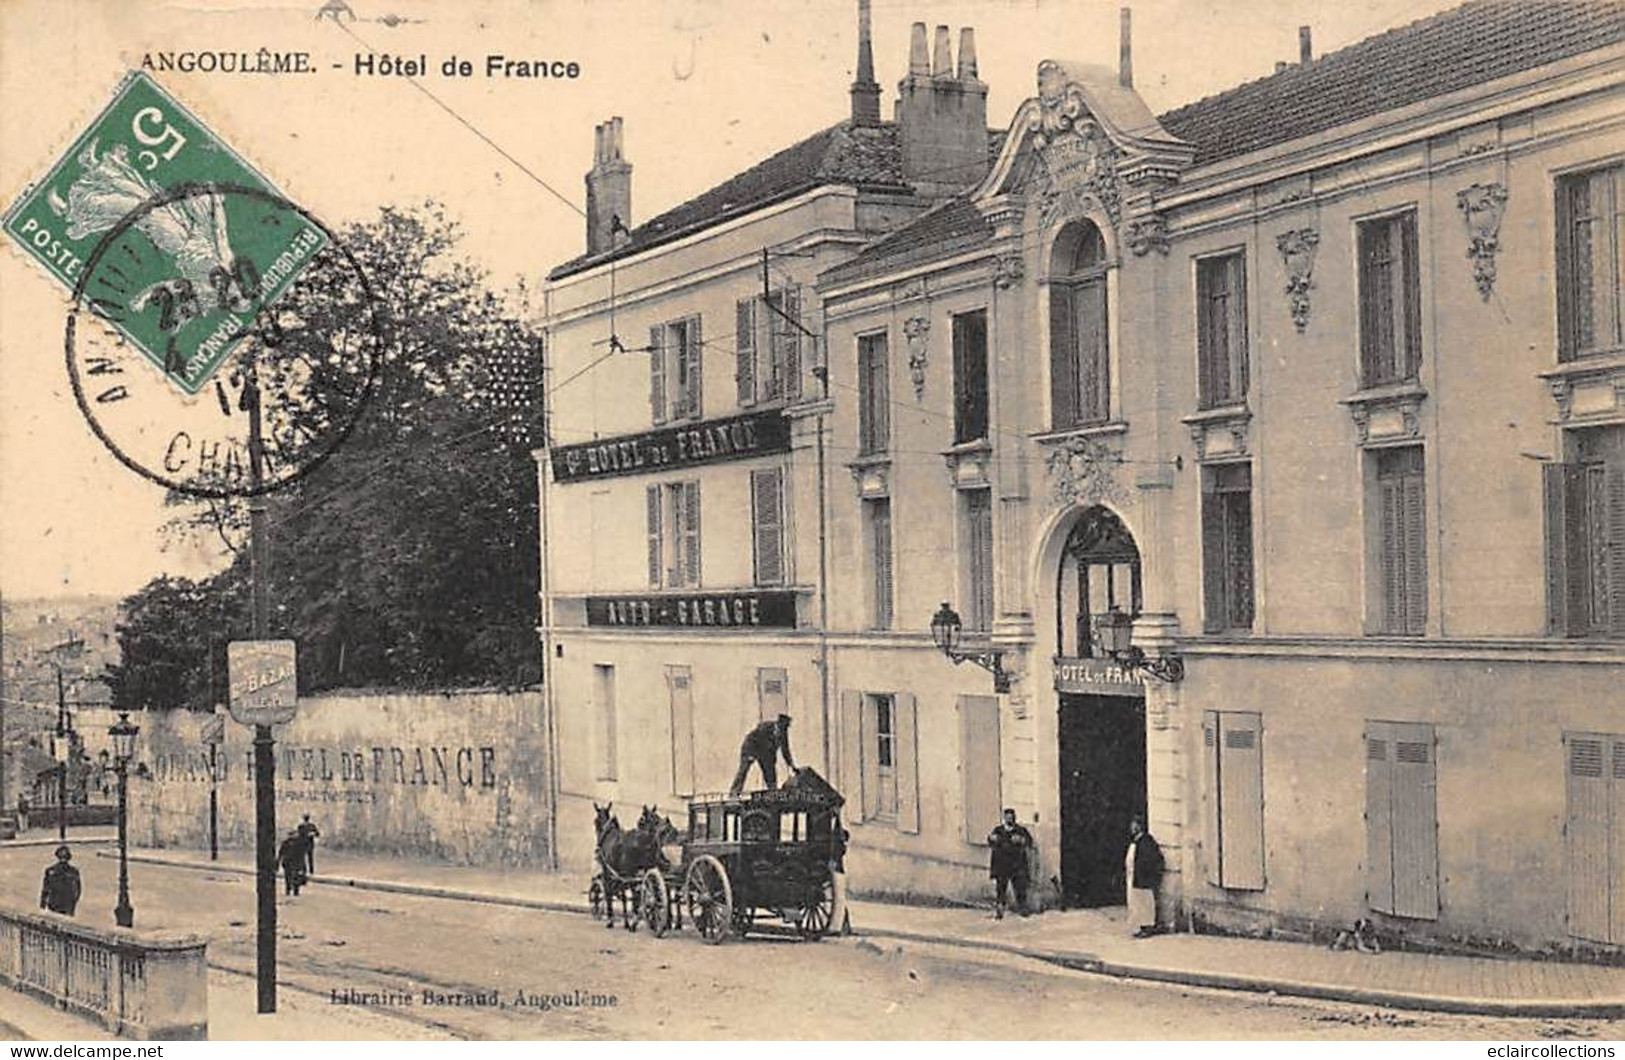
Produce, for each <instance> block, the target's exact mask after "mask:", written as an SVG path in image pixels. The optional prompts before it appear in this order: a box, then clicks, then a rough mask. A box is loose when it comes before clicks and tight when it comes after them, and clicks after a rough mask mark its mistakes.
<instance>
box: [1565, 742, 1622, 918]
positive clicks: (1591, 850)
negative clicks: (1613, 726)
mask: <svg viewBox="0 0 1625 1060" xmlns="http://www.w3.org/2000/svg"><path fill="white" fill-rule="evenodd" d="M1563 750H1564V752H1565V755H1564V757H1565V758H1566V760H1567V765H1568V768H1567V770H1566V772H1567V774H1568V785H1567V786H1568V817H1567V821H1566V824H1565V827H1564V829H1563V837H1564V845H1565V847H1566V848H1567V849H1566V854H1567V860H1568V924H1569V934H1570V935H1573V936H1574V937H1575V938H1580V939H1588V940H1590V941H1592V942H1602V943H1612V944H1614V945H1616V946H1617V945H1620V944H1625V843H1621V842H1620V841H1619V839H1618V838H1611V837H1618V836H1620V835H1621V834H1625V734H1620V733H1600V732H1571V733H1564V734H1563Z"/></svg>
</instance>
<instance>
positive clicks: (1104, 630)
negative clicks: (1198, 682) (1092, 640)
mask: <svg viewBox="0 0 1625 1060" xmlns="http://www.w3.org/2000/svg"><path fill="white" fill-rule="evenodd" d="M1095 632H1096V633H1097V634H1098V635H1099V636H1100V646H1101V648H1102V649H1103V650H1104V651H1105V652H1106V654H1107V655H1108V656H1110V657H1111V660H1112V661H1113V662H1115V663H1117V665H1119V666H1121V667H1122V668H1123V669H1124V670H1127V671H1128V673H1129V674H1130V675H1131V676H1132V675H1134V674H1142V673H1143V674H1149V675H1151V676H1152V677H1155V678H1156V679H1157V680H1159V681H1166V682H1168V683H1169V684H1177V683H1178V682H1180V681H1183V680H1184V679H1185V662H1184V660H1183V659H1181V658H1180V657H1179V656H1177V655H1159V656H1157V658H1155V659H1152V658H1148V657H1147V656H1146V654H1145V652H1144V651H1143V650H1142V649H1140V648H1139V647H1137V646H1136V645H1134V644H1133V643H1132V641H1133V638H1134V616H1133V615H1131V614H1129V613H1128V612H1126V611H1124V610H1123V609H1122V608H1120V607H1118V606H1117V605H1116V604H1113V605H1112V606H1111V608H1110V610H1108V611H1107V612H1106V613H1105V614H1103V615H1096V616H1095Z"/></svg>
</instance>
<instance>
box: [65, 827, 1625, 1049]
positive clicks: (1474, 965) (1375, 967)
mask: <svg viewBox="0 0 1625 1060" xmlns="http://www.w3.org/2000/svg"><path fill="white" fill-rule="evenodd" d="M97 854H98V856H103V857H106V856H110V852H108V851H98V852H97ZM130 858H131V860H132V861H145V862H148V863H152V864H160V865H171V866H177V867H184V868H197V869H211V870H214V871H227V872H241V873H248V874H251V873H252V872H253V868H252V858H251V855H250V854H249V853H248V852H245V851H235V850H234V851H222V852H221V860H220V861H219V862H216V863H210V862H209V860H208V858H207V855H203V856H199V855H197V854H195V853H192V852H190V851H141V852H139V853H132V854H131V855H130ZM316 864H317V866H318V868H319V869H320V871H319V872H318V874H317V875H315V876H313V877H312V882H313V883H316V884H322V885H327V886H348V887H359V888H363V889H368V890H379V891H394V892H398V893H405V894H415V895H423V896H428V897H438V898H448V899H456V900H461V901H476V902H490V903H497V904H502V905H513V906H519V907H523V908H531V909H543V910H551V911H562V912H573V913H584V912H586V909H587V903H586V897H585V894H584V892H585V889H586V880H585V879H574V878H571V877H566V876H560V875H556V874H551V873H544V872H538V871H533V870H512V871H506V872H505V871H498V870H491V869H480V868H469V867H462V866H455V865H420V864H415V863H411V862H402V861H397V860H393V859H389V858H371V857H359V856H354V855H348V854H335V853H331V852H329V851H324V850H318V852H317V860H316ZM850 908H851V919H852V927H853V931H854V932H855V933H857V934H860V935H865V936H869V937H881V938H894V939H905V940H912V941H916V942H929V943H933V944H938V945H949V946H961V947H967V948H972V949H982V950H992V951H997V952H1002V953H1009V954H1015V955H1019V956H1024V957H1030V958H1034V959H1037V960H1042V961H1047V962H1049V963H1052V964H1057V965H1061V966H1063V967H1067V968H1072V969H1075V970H1077V971H1082V972H1090V973H1094V974H1098V975H1109V976H1116V977H1120V978H1126V979H1147V980H1155V981H1159V982H1169V983H1183V984H1187V985H1191V986H1203V987H1214V988H1219V989H1227V990H1247V991H1255V992H1264V993H1276V994H1285V995H1291V996H1297V997H1308V998H1319V999H1326V1000H1336V1001H1349V1002H1355V1003H1360V1004H1370V1005H1382V1006H1386V1007H1390V1008H1404V1009H1422V1010H1428V1011H1435V1012H1459V1013H1475V1014H1482V1015H1493V1016H1525V1017H1564V1016H1566V1017H1582V1018H1603V1019H1620V1018H1625V968H1605V967H1600V966H1597V965H1589V964H1572V963H1565V962H1561V961H1536V960H1514V959H1500V958H1481V957H1450V956H1442V955H1438V954H1426V953H1384V954H1381V955H1380V956H1367V955H1365V954H1360V953H1355V952H1352V951H1345V952H1333V951H1331V950H1329V949H1326V948H1324V947H1321V946H1314V945H1308V944H1304V943H1295V942H1272V941H1261V940H1257V939H1239V938H1226V937H1222V936H1217V935H1183V934H1181V935H1161V936H1158V937H1156V938H1150V939H1132V938H1130V937H1129V932H1128V931H1127V929H1126V927H1125V926H1124V923H1123V919H1122V917H1123V913H1122V911H1121V910H1115V911H1113V910H1081V911H1070V912H1064V913H1046V914H1043V915H1039V916H1034V917H1030V918H1026V919H1022V918H1017V917H1010V918H1006V919H1005V920H1001V921H996V920H994V919H992V916H991V914H990V913H989V912H988V911H987V910H985V909H967V908H958V909H940V908H920V907H915V906H901V905H890V904H885V903H880V902H866V901H853V902H851V903H850ZM211 985H212V984H211Z"/></svg>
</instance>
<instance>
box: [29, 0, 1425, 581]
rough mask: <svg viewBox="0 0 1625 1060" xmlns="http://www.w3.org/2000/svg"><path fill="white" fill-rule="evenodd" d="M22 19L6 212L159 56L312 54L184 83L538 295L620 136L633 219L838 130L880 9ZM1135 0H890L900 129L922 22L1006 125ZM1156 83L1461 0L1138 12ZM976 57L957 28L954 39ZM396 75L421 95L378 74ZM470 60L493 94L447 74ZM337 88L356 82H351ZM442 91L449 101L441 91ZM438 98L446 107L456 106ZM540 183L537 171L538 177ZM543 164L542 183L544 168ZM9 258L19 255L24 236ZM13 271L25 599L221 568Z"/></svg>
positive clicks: (581, 1) (1209, 73)
mask: <svg viewBox="0 0 1625 1060" xmlns="http://www.w3.org/2000/svg"><path fill="white" fill-rule="evenodd" d="M349 3H350V7H351V8H352V9H353V11H354V12H355V14H356V15H357V21H355V22H353V23H345V24H344V27H341V26H339V25H336V24H335V23H333V22H332V21H330V20H325V19H324V20H318V19H317V18H315V11H316V9H317V7H318V6H319V4H318V3H317V2H316V0H309V2H300V3H276V2H272V3H256V4H227V3H220V2H218V0H184V2H162V0H77V2H73V3H64V2H61V0H7V2H6V3H5V4H0V135H3V137H4V141H3V142H4V149H3V150H0V204H3V205H4V206H7V207H9V206H10V204H11V203H12V202H14V201H15V200H16V199H18V198H19V197H21V196H22V194H23V192H24V190H25V189H26V188H27V187H28V185H29V184H30V183H31V182H32V181H34V180H36V179H38V178H39V177H40V176H42V175H43V174H44V172H45V171H46V170H47V169H48V168H49V167H50V165H51V164H52V163H53V162H54V161H55V160H56V158H57V157H58V156H59V155H60V154H61V152H62V151H63V150H64V149H65V148H66V146H67V145H68V144H69V143H70V142H71V141H72V140H73V138H74V137H75V136H77V135H78V134H79V132H81V131H82V130H83V129H84V128H85V127H86V126H87V125H88V124H89V123H90V122H91V121H92V120H93V119H94V117H95V115H96V114H97V113H98V112H99V111H100V109H101V108H102V106H103V105H104V104H105V103H106V102H107V101H108V100H109V99H110V98H111V96H112V94H113V90H114V88H115V86H116V85H117V84H118V82H119V80H120V78H121V77H122V76H123V74H124V73H125V72H126V71H128V70H129V69H131V68H133V67H136V66H139V65H140V64H141V63H142V60H143V58H144V57H145V56H147V55H149V54H150V55H153V56H154V57H155V59H156V56H157V53H160V52H175V53H182V52H198V51H215V52H250V53H252V52H256V51H257V50H258V49H260V48H269V49H271V50H272V51H277V52H285V51H304V52H309V53H310V55H311V59H312V62H313V64H314V66H315V68H316V71H315V72H314V73H311V74H307V75H294V74H287V75H264V74H248V75H245V74H223V73H201V72H191V73H179V72H170V73H164V74H160V75H157V76H158V80H159V81H160V83H161V84H162V85H163V86H164V87H165V88H166V89H167V90H168V91H169V92H170V93H171V94H173V95H175V96H176V97H178V98H179V99H180V100H181V101H182V102H183V103H185V104H186V105H187V106H188V107H189V108H190V109H191V110H192V111H193V112H194V113H195V114H197V115H198V116H199V117H201V118H202V120H203V121H204V122H205V124H207V125H208V126H209V127H210V128H211V129H213V130H214V132H215V133H216V134H218V135H219V136H220V137H221V138H222V139H224V140H225V141H226V142H227V143H229V144H230V145H231V146H232V147H234V148H235V149H236V150H237V151H238V153H239V154H241V155H243V156H244V157H246V158H247V159H248V160H249V161H250V162H251V163H253V164H254V165H255V166H256V167H257V168H258V169H259V170H260V172H261V173H263V174H265V175H266V176H267V177H268V178H269V179H270V180H271V182H272V183H273V184H274V185H276V186H278V187H279V188H280V189H281V190H282V191H283V192H284V193H285V194H286V195H287V196H288V197H289V198H291V199H292V200H294V201H295V202H297V203H299V204H300V205H301V206H303V207H304V208H306V209H308V210H310V211H311V212H313V213H314V214H315V215H316V216H318V217H320V218H321V219H322V220H323V221H325V222H326V223H327V224H328V225H329V226H330V227H340V226H342V225H343V224H345V223H347V222H350V221H356V220H365V219H367V218H368V217H371V216H375V215H376V213H377V211H378V209H379V208H380V207H383V206H388V205H409V204H412V203H418V202H422V201H423V200H425V199H431V198H432V199H436V200H439V201H441V202H442V203H444V204H445V205H446V207H447V209H448V211H449V213H450V214H451V215H452V216H453V217H455V218H457V219H458V220H459V221H460V222H461V223H462V225H463V226H464V229H465V232H466V237H465V240H464V251H465V252H466V254H467V255H468V256H469V257H470V258H471V259H473V260H474V261H476V262H478V263H479V264H481V265H483V266H484V267H485V268H486V269H488V270H489V271H490V273H491V274H492V280H493V283H494V284H495V285H496V286H498V287H505V286H509V285H511V284H512V283H513V282H514V281H516V280H517V279H519V278H520V277H524V278H526V279H528V280H529V281H530V282H531V283H532V284H538V283H539V282H540V280H541V277H542V276H543V275H544V274H545V273H546V271H547V270H548V268H549V267H551V266H552V265H554V264H556V263H558V262H560V261H563V260H566V259H568V258H571V257H574V256H576V255H577V254H579V253H581V252H582V250H583V249H584V246H583V243H584V224H583V221H582V218H581V215H580V213H579V210H580V207H581V205H582V201H583V185H582V177H583V174H584V173H585V171H586V169H587V168H588V166H589V165H590V164H591V160H592V130H593V125H594V124H595V123H597V122H599V121H602V120H604V119H606V118H608V117H610V116H612V115H618V116H621V117H623V118H624V121H625V130H626V132H625V142H626V153H627V159H628V161H630V162H631V163H632V166H633V174H632V209H633V222H634V224H635V223H637V222H639V221H642V220H645V219H647V218H649V217H651V216H653V215H655V214H657V213H659V212H661V211H662V210H664V209H666V208H668V207H670V206H672V205H675V204H676V203H679V202H682V201H683V200H685V199H687V198H690V197H692V196H693V195H696V194H698V193H699V192H701V191H704V190H705V189H706V188H709V187H711V186H713V185H715V184H717V183H718V182H720V181H722V180H724V179H726V178H727V177H729V176H731V175H733V174H734V173H737V172H739V171H740V170H742V169H745V168H747V167H749V166H750V165H752V164H754V163H755V162H757V161H760V160H761V159H763V158H765V157H767V156H768V155H770V154H772V153H773V152H775V151H777V150H779V149H781V148H783V147H787V146H789V145H790V144H792V143H795V142H796V141H798V140H800V139H802V138H804V137H805V136H807V135H809V134H811V133H813V132H815V131H817V130H819V129H821V128H824V127H826V126H827V125H830V124H832V123H833V122H836V121H839V120H840V119H841V118H842V117H844V116H845V115H846V113H847V110H848V106H849V104H848V96H847V88H848V85H849V84H850V82H851V80H852V75H853V66H854V59H855V55H856V37H857V30H856V14H855V12H856V0H756V2H751V3H744V2H740V0H638V2H632V0H619V2H616V0H597V2H593V3H588V2H585V0H532V2H518V0H512V2H495V0H493V2H490V3H478V2H466V3H451V2H449V0H448V2H439V3H435V2H427V0H417V2H414V0H349ZM1119 6H1120V4H1119V3H1118V2H1116V0H1112V2H1097V0H959V2H939V0H874V3H873V9H874V16H873V18H874V42H875V43H874V49H875V65H876V74H877V79H878V80H879V81H880V83H881V86H882V92H883V95H882V108H883V113H884V114H885V115H887V116H889V115H890V106H891V100H892V99H893V98H894V97H895V94H896V84H897V81H898V79H899V78H900V77H902V75H903V74H904V72H905V68H906V62H907V55H908V33H909V26H910V24H911V23H913V22H915V21H921V22H926V23H927V24H929V25H933V26H934V25H937V24H946V25H948V26H951V27H954V28H955V30H956V31H957V29H958V28H959V27H961V26H974V27H975V29H976V39H977V54H978V62H979V70H980V74H981V77H982V80H983V81H985V82H987V83H988V85H989V89H990V91H989V96H988V119H989V123H990V124H993V125H1003V124H1004V123H1005V122H1006V121H1008V119H1009V117H1010V115H1011V114H1013V113H1014V111H1015V109H1016V108H1017V107H1018V106H1019V105H1020V104H1021V102H1022V101H1023V100H1025V99H1026V98H1027V97H1028V96H1031V95H1033V94H1034V93H1035V91H1036V88H1035V73H1036V69H1037V66H1038V63H1039V62H1040V61H1041V60H1043V59H1047V58H1060V59H1074V60H1081V61H1085V62H1092V63H1097V64H1103V65H1108V66H1115V65H1116V62H1117V52H1118V8H1119ZM1131 6H1132V7H1133V12H1134V13H1133V27H1134V28H1133V34H1134V45H1133V46H1134V75H1135V83H1136V88H1137V89H1138V91H1139V92H1140V93H1141V95H1142V96H1144V98H1145V100H1146V102H1147V103H1148V105H1149V106H1150V107H1151V109H1152V110H1153V111H1154V112H1158V113H1160V112H1162V111H1166V110H1169V109H1171V108H1173V107H1176V106H1179V105H1181V104H1183V103H1187V102H1190V101H1192V100H1195V99H1199V98H1201V97H1203V96H1206V95H1210V94H1212V93H1214V92H1218V91H1222V90H1224V89H1226V88H1229V87H1232V86H1234V85H1236V84H1239V83H1241V82H1243V81H1247V80H1252V79H1254V78H1257V77H1261V76H1264V75H1266V74H1268V73H1270V72H1271V71H1272V70H1273V68H1274V65H1275V62H1276V61H1277V60H1295V59H1296V57H1297V49H1298V27H1299V26H1301V25H1308V26H1310V27H1311V28H1312V31H1313V35H1314V44H1315V51H1316V54H1321V53H1324V52H1327V51H1331V50H1335V49H1336V48H1338V47H1342V46H1344V45H1346V44H1349V43H1352V42H1354V41H1356V40H1359V39H1362V38H1364V37H1367V36H1370V35H1372V34H1374V33H1378V32H1381V31H1383V30H1385V29H1388V28H1391V27H1393V26H1397V25H1402V24H1405V23H1407V22H1411V21H1414V20H1415V19H1418V18H1424V17H1426V16H1427V15H1430V14H1433V13H1434V12H1436V11H1439V10H1443V9H1445V8H1447V7H1450V6H1454V4H1453V3H1452V2H1449V0H1426V2H1421V3H1417V2H1414V0H1370V2H1342V0H1338V2H1332V0H1319V2H1316V0H1200V2H1198V0H1133V2H1132V4H1131ZM954 39H955V41H957V39H958V34H957V32H955V34H954ZM369 49H370V50H372V51H373V52H375V53H379V54H382V53H388V54H391V55H394V56H403V57H409V58H416V57H418V56H422V57H423V58H424V60H426V62H427V65H428V67H429V74H428V75H427V76H424V77H421V78H418V79H417V82H418V85H420V86H421V88H420V87H416V86H414V84H413V83H412V82H411V81H409V80H407V79H405V78H403V77H400V76H383V75H378V74H374V75H358V74H357V73H355V70H354V67H355V57H356V55H357V54H358V53H359V54H366V53H367V52H368V50H369ZM490 54H501V55H504V56H507V57H510V58H526V59H548V60H553V59H558V60H564V61H574V62H577V63H579V64H580V68H581V75H580V77H579V78H576V79H574V80H564V79H558V80H554V79H535V78H532V79H520V78H488V77H485V76H483V72H484V69H485V64H484V59H485V57H486V56H488V55H490ZM451 58H458V59H468V60H470V61H472V62H473V64H474V68H475V71H476V76H474V77H470V78H446V77H443V76H441V75H440V73H439V70H440V66H441V64H442V63H443V62H445V61H446V60H448V59H451ZM335 66H337V67H339V68H338V69H335ZM425 90H426V91H425ZM431 97H432V98H431ZM516 163H517V164H516ZM526 170H528V171H529V172H528V173H527V172H526ZM0 238H4V237H0ZM4 241H5V243H6V247H5V249H4V250H3V251H0V594H3V595H4V596H6V597H10V598H20V597H32V596H46V595H59V594H69V593H72V594H87V593H94V594H118V595H123V594H127V593H129V592H132V591H134V590H135V589H137V588H139V587H140V586H141V585H143V584H144V583H145V582H147V581H148V580H149V579H151V578H152V577H154V576H155V575H157V574H159V573H163V572H170V573H177V574H185V575H189V576H199V575H202V574H206V573H208V572H209V571H211V570H213V569H215V568H216V567H218V566H219V564H220V562H221V559H220V556H219V555H218V554H217V552H215V551H214V550H211V549H210V548H207V547H203V546H202V545H199V544H196V543H187V542H175V541H169V542H167V544H168V547H167V549H166V547H165V546H166V541H165V539H164V537H163V535H161V534H160V532H159V531H160V528H161V527H162V526H163V524H164V523H165V522H166V521H167V520H168V518H169V517H170V516H171V515H172V514H173V510H166V509H165V508H164V505H163V500H164V498H163V492H162V490H161V489H160V488H159V487H157V486H155V485H153V484H151V483H149V482H147V481H146V480H144V479H142V478H140V477H138V476H136V475H135V474H134V473H132V472H130V471H129V470H127V469H126V468H124V467H123V466H121V465H120V464H118V463H117V462H116V461H115V460H114V459H113V458H112V457H111V456H110V455H109V454H108V453H107V452H106V451H105V450H104V449H103V448H102V447H101V444H100V443H99V442H98V441H97V440H96V438H95V437H94V436H93V435H92V434H91V432H90V430H89V429H88V427H87V425H86V423H85V421H84V418H83V417H82V415H81V414H80V412H79V409H78V407H77V405H76V404H75V403H74V400H73V396H72V391H71V389H70V385H69V382H68V378H67V372H66V369H65V367H64V364H63V358H62V333H63V323H64V319H65V315H66V313H67V309H68V292H66V291H65V290H64V289H62V288H61V287H60V286H58V285H57V284H56V283H55V282H54V281H53V280H51V279H49V278H48V277H47V276H46V274H45V273H44V271H43V270H42V269H41V268H40V267H38V266H37V265H35V264H33V263H32V262H31V261H29V260H28V259H26V258H25V257H24V255H23V254H22V253H21V252H20V251H19V250H18V249H17V248H16V247H15V246H14V245H12V244H11V243H10V241H9V238H4Z"/></svg>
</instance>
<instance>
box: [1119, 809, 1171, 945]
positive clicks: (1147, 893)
mask: <svg viewBox="0 0 1625 1060" xmlns="http://www.w3.org/2000/svg"><path fill="white" fill-rule="evenodd" d="M1124 868H1125V869H1126V870H1127V873H1128V922H1129V923H1130V924H1131V925H1133V927H1134V937H1135V938H1137V939H1143V938H1149V937H1150V936H1152V935H1155V934H1156V933H1157V931H1158V930H1159V929H1158V927H1157V885H1158V884H1160V883H1162V870H1163V861H1162V846H1161V845H1160V844H1158V842H1157V841H1156V840H1155V839H1153V838H1152V837H1151V833H1150V832H1147V831H1146V830H1145V818H1144V817H1142V816H1140V815H1139V814H1135V815H1134V816H1133V818H1131V819H1130V820H1129V823H1128V856H1127V857H1126V858H1125V859H1124Z"/></svg>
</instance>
